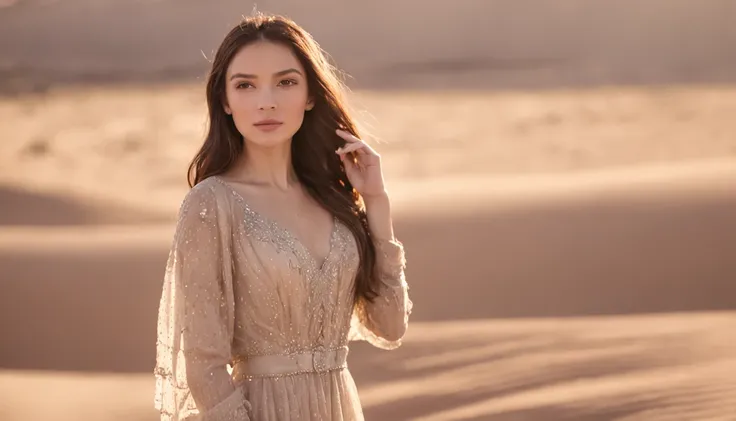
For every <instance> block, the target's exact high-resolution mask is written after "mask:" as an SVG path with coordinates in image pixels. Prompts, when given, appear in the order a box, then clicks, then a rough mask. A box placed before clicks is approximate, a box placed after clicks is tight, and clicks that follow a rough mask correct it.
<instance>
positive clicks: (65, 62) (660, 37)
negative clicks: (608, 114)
mask: <svg viewBox="0 0 736 421" xmlns="http://www.w3.org/2000/svg"><path fill="white" fill-rule="evenodd" d="M14 3H15V4H14V5H12V6H10V7H6V8H1V7H0V76H2V77H0V81H1V82H0V89H1V90H3V91H5V92H8V93H11V92H27V91H45V90H47V89H49V88H50V87H52V86H54V85H56V84H59V83H62V84H63V83H88V82H92V83H99V82H114V81H118V82H119V81H139V82H145V81H158V82H161V81H164V82H166V81H181V80H192V79H193V78H200V77H201V76H202V75H204V73H205V69H206V67H207V60H205V59H204V58H203V53H204V54H205V55H206V56H208V57H211V55H212V52H213V51H214V49H215V48H216V46H217V43H218V42H219V41H220V39H221V37H222V36H223V34H224V33H225V32H226V31H227V30H228V29H229V28H230V27H231V26H232V25H233V24H234V23H235V22H236V20H237V19H238V18H239V17H240V16H241V15H242V14H249V13H250V12H251V10H252V9H253V5H254V3H255V4H257V7H258V9H259V10H262V11H265V12H273V13H284V14H287V15H289V16H291V17H293V18H294V19H295V20H297V21H298V22H300V23H301V24H302V25H303V26H305V27H306V28H307V29H308V30H309V31H311V32H312V33H313V34H314V36H315V37H316V38H317V40H318V41H319V42H320V43H321V44H322V45H323V46H324V47H325V48H326V49H327V51H329V52H330V53H331V55H332V56H333V57H334V58H335V59H336V61H337V63H339V64H340V66H341V67H342V68H344V69H345V70H346V71H348V72H349V73H350V74H351V75H353V76H354V79H352V80H351V83H353V84H354V85H355V86H361V87H364V88H372V89H385V88H412V89H424V90H426V89H435V88H440V89H447V88H469V89H479V88H530V87H553V88H557V87H560V86H591V85H620V84H626V85H631V84H634V85H640V84H679V83H726V82H734V80H735V79H734V78H735V77H736V76H734V75H736V52H734V49H733V43H734V41H735V40H736V29H734V26H733V25H732V20H731V17H732V16H733V15H734V13H736V4H734V2H732V1H723V0H700V1H697V2H693V1H689V0H648V1H646V2H642V1H639V0H616V1H613V0H570V1H566V2H565V4H564V5H562V4H560V3H559V2H555V1H549V0H547V1H545V0H493V1H487V0H465V1H462V2H457V3H452V4H450V3H446V2H429V3H428V2H421V3H419V2H412V1H404V2H393V1H389V0H374V1H371V2H363V3H350V4H347V3H344V2H340V1H335V0H313V1H310V2H309V3H304V2H301V1H296V0H279V1H271V0H265V1H257V2H252V1H247V2H243V1H236V0H219V1H218V2H217V7H212V6H211V4H210V3H208V2H206V1H196V0H164V1H135V2H131V1H124V0H105V1H94V2H91V1H87V0H63V1H47V0H21V1H16V2H14ZM378 28H380V30H378ZM17 40H22V41H20V42H19V41H17ZM50 45H53V48H51V47H50Z"/></svg>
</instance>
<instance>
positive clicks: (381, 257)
mask: <svg viewBox="0 0 736 421" xmlns="http://www.w3.org/2000/svg"><path fill="white" fill-rule="evenodd" d="M374 244H375V246H376V264H377V266H378V272H379V282H378V296H377V297H375V298H374V300H373V302H368V301H365V300H359V301H358V302H357V303H356V306H355V310H354V314H353V318H352V322H351V337H350V339H351V340H366V341H368V342H369V343H371V344H372V345H374V346H376V347H378V348H382V349H394V348H398V347H399V346H401V340H402V338H403V336H404V333H405V332H406V329H407V326H408V323H409V315H410V314H411V311H412V306H413V303H412V301H411V299H410V298H409V286H408V284H407V282H406V276H405V273H404V270H405V267H406V259H405V255H404V246H403V245H402V244H401V242H399V241H398V240H392V241H390V240H375V242H374Z"/></svg>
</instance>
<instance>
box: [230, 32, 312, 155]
mask: <svg viewBox="0 0 736 421" xmlns="http://www.w3.org/2000/svg"><path fill="white" fill-rule="evenodd" d="M225 84H226V88H225V93H226V103H225V104H224V108H225V112H227V113H228V114H231V115H232V116H233V120H234V121H235V126H236V127H237V128H238V131H239V132H240V134H242V135H243V137H244V138H245V140H246V142H248V143H253V144H256V145H259V146H264V147H273V146H277V145H280V144H284V143H286V142H288V141H290V140H291V137H292V136H293V135H294V133H296V132H297V130H299V127H301V125H302V121H303V120H304V113H305V112H306V111H308V110H310V109H312V107H313V102H312V100H311V99H310V98H309V95H308V87H307V78H306V73H305V71H304V68H303V67H302V65H301V63H299V60H298V59H297V58H296V56H295V55H294V53H292V51H291V49H290V48H289V47H287V46H285V45H282V44H277V43H274V42H270V41H257V42H254V43H251V44H248V45H247V46H245V47H243V48H242V49H241V50H240V51H239V52H238V53H236V54H235V56H234V57H233V59H232V61H231V62H230V66H229V67H228V69H227V74H226V80H225Z"/></svg>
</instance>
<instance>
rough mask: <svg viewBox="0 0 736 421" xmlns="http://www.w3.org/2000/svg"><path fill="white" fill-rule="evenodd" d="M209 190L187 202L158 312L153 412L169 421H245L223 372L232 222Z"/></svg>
mask: <svg viewBox="0 0 736 421" xmlns="http://www.w3.org/2000/svg"><path fill="white" fill-rule="evenodd" d="M213 189H214V187H213V186H212V185H209V186H207V185H201V184H200V185H197V186H195V187H194V188H193V189H191V190H190V192H189V193H188V194H187V196H186V197H185V198H184V201H183V203H182V206H181V208H180V210H179V219H178V222H177V226H176V231H175V234H174V241H173V244H172V247H171V250H170V253H169V258H168V262H167V266H166V273H165V277H164V283H163V290H162V295H161V301H160V306H159V312H158V338H157V344H156V368H155V372H154V373H155V377H156V395H155V401H154V403H155V407H156V408H157V409H158V410H159V411H160V413H161V419H162V420H166V421H179V420H184V419H187V420H201V421H236V420H237V421H246V420H249V417H248V412H249V411H250V405H249V403H248V402H247V401H246V400H245V397H244V394H243V393H242V391H241V390H240V389H239V388H238V387H236V385H235V384H233V381H232V379H231V377H230V374H229V372H228V370H227V364H228V363H229V362H230V360H231V344H232V338H233V328H234V297H233V286H232V259H231V256H230V253H229V252H230V249H229V244H230V243H229V225H228V223H229V220H228V213H227V212H226V211H225V209H224V207H225V205H223V204H218V201H217V197H216V192H215V190H213Z"/></svg>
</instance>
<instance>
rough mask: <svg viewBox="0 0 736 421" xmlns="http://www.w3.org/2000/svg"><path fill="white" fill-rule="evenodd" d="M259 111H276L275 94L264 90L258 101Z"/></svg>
mask: <svg viewBox="0 0 736 421" xmlns="http://www.w3.org/2000/svg"><path fill="white" fill-rule="evenodd" d="M258 104H259V105H258V109H259V110H268V109H270V110H275V109H276V99H275V98H274V95H273V93H272V92H271V91H270V90H269V89H264V90H263V92H262V93H261V96H260V98H259V101H258Z"/></svg>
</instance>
